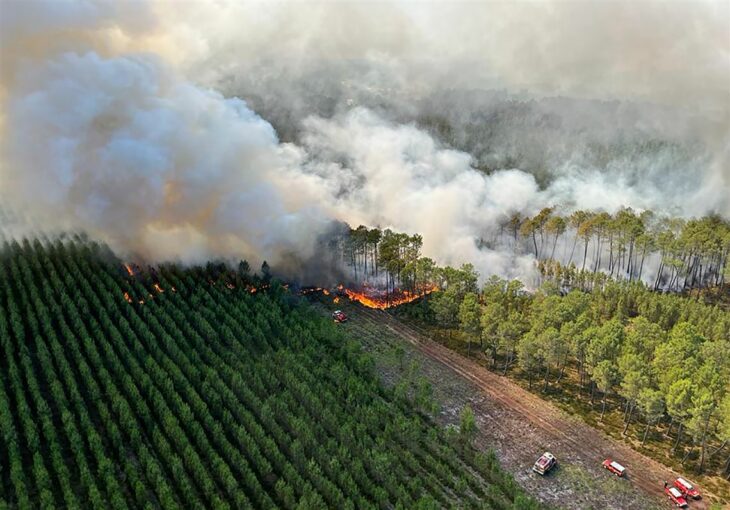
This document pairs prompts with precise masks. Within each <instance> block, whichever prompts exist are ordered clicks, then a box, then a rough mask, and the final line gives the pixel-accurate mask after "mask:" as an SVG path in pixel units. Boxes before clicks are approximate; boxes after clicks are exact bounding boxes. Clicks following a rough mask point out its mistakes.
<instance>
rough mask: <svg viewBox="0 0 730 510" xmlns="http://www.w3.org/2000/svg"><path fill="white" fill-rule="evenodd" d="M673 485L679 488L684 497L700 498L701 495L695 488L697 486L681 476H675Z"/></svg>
mask: <svg viewBox="0 0 730 510" xmlns="http://www.w3.org/2000/svg"><path fill="white" fill-rule="evenodd" d="M674 486H675V487H676V488H677V489H679V492H681V493H682V494H683V495H684V497H686V498H692V499H700V498H702V495H700V491H698V490H697V488H696V487H695V486H694V485H692V484H691V483H689V482H688V481H687V480H685V479H684V478H682V477H679V478H677V479H676V480H674Z"/></svg>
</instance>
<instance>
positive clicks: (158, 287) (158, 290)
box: [153, 283, 165, 294]
mask: <svg viewBox="0 0 730 510" xmlns="http://www.w3.org/2000/svg"><path fill="white" fill-rule="evenodd" d="M153 287H154V288H155V290H156V291H157V292H158V293H160V294H162V293H163V292H165V291H164V290H162V287H160V284H159V283H155V284H154V285H153Z"/></svg>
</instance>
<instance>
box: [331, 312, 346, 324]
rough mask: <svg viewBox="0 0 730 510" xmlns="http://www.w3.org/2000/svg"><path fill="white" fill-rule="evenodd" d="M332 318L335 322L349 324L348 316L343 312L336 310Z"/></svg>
mask: <svg viewBox="0 0 730 510" xmlns="http://www.w3.org/2000/svg"><path fill="white" fill-rule="evenodd" d="M332 318H333V319H334V320H335V322H347V315H345V314H344V313H343V311H342V310H335V311H334V312H332Z"/></svg>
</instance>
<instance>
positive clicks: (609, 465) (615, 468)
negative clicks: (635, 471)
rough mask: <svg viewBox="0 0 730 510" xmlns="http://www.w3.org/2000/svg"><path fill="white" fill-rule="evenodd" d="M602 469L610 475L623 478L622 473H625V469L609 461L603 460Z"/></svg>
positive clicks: (613, 461)
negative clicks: (606, 470)
mask: <svg viewBox="0 0 730 510" xmlns="http://www.w3.org/2000/svg"><path fill="white" fill-rule="evenodd" d="M603 467H604V468H606V469H608V470H609V471H610V472H611V473H613V474H614V475H616V476H624V473H625V472H626V468H625V467H623V466H622V465H621V464H619V463H618V462H616V461H615V460H611V459H606V460H604V461H603Z"/></svg>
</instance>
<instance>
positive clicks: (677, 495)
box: [664, 486, 688, 508]
mask: <svg viewBox="0 0 730 510" xmlns="http://www.w3.org/2000/svg"><path fill="white" fill-rule="evenodd" d="M664 493H665V494H666V495H667V497H669V501H671V502H672V503H674V505H675V506H678V507H679V508H687V506H688V505H687V500H686V499H684V496H682V493H681V492H679V489H677V488H676V487H669V486H666V487H664Z"/></svg>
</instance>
